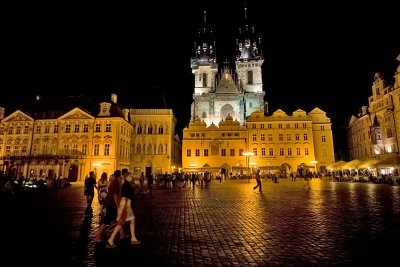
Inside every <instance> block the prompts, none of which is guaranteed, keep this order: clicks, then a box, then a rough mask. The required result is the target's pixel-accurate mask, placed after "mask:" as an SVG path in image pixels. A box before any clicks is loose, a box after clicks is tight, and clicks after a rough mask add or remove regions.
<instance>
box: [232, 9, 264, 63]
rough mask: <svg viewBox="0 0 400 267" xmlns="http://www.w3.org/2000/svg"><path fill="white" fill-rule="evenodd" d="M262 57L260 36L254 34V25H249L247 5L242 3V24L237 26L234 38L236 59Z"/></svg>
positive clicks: (256, 58)
mask: <svg viewBox="0 0 400 267" xmlns="http://www.w3.org/2000/svg"><path fill="white" fill-rule="evenodd" d="M259 59H263V56H262V52H261V38H260V37H257V36H256V33H255V28H254V26H251V27H250V25H249V21H248V14H247V6H246V4H245V5H244V25H242V26H241V27H239V34H238V38H237V39H236V60H240V61H248V60H259Z"/></svg>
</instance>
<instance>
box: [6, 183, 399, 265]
mask: <svg viewBox="0 0 400 267" xmlns="http://www.w3.org/2000/svg"><path fill="white" fill-rule="evenodd" d="M304 184H305V182H304V181H296V182H292V181H288V180H280V182H279V183H277V184H276V183H272V182H271V181H263V192H262V193H259V192H257V191H253V189H252V188H253V186H254V185H255V181H254V180H252V181H251V182H250V183H248V182H247V180H228V181H225V182H223V183H221V184H220V183H214V184H212V185H211V188H209V189H201V188H200V187H198V186H196V188H195V189H194V190H193V189H192V188H184V189H183V190H180V189H168V188H162V187H155V189H154V198H149V196H148V195H142V194H137V200H136V203H135V214H136V217H137V222H136V225H137V229H136V232H137V237H138V238H139V239H140V240H141V241H142V243H141V244H140V245H136V246H130V245H128V244H125V243H124V242H119V243H117V244H118V246H117V248H115V249H106V248H105V245H104V244H100V245H98V244H95V242H94V237H95V235H96V233H97V231H98V219H99V218H98V216H97V215H94V216H93V217H91V218H85V216H84V209H85V200H84V196H83V188H82V185H81V184H73V185H72V186H71V187H70V188H64V189H58V190H51V191H50V190H47V191H44V192H33V191H32V192H25V193H21V194H16V195H14V196H12V197H9V198H4V197H3V198H1V204H0V208H1V210H2V217H1V229H2V235H1V240H2V243H3V244H2V247H3V249H2V253H1V254H2V255H3V261H2V266H7V264H4V262H7V260H4V259H5V258H8V259H9V261H8V262H10V265H9V266H20V265H22V264H24V265H25V264H26V263H29V264H30V265H32V266H33V265H35V264H37V265H38V266H49V265H51V266H108V267H115V266H361V265H363V266H399V263H400V258H399V254H398V253H399V252H400V186H390V185H383V184H369V183H337V182H328V181H321V180H319V179H314V180H313V181H312V182H311V189H310V190H307V189H306V188H305V187H304V186H303V185H304ZM93 204H94V205H93V206H94V213H95V214H98V204H97V201H96V199H95V201H94V202H93ZM108 233H109V232H107V234H108ZM11 263H12V264H11Z"/></svg>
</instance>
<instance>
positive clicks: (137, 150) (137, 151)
mask: <svg viewBox="0 0 400 267" xmlns="http://www.w3.org/2000/svg"><path fill="white" fill-rule="evenodd" d="M141 153H142V146H141V145H139V144H138V145H137V147H136V154H141Z"/></svg>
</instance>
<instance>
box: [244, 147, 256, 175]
mask: <svg viewBox="0 0 400 267" xmlns="http://www.w3.org/2000/svg"><path fill="white" fill-rule="evenodd" d="M243 156H245V157H246V167H247V175H249V173H250V164H249V161H250V157H251V156H254V152H243Z"/></svg>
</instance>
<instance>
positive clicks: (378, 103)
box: [347, 55, 400, 160]
mask: <svg viewBox="0 0 400 267" xmlns="http://www.w3.org/2000/svg"><path fill="white" fill-rule="evenodd" d="M397 59H398V60H399V61H400V55H399V56H398V58H397ZM394 78H395V81H394V83H393V84H390V83H388V82H387V81H386V79H385V78H384V77H383V76H382V74H381V73H379V72H378V73H376V74H375V76H374V80H373V83H372V86H371V96H370V97H369V98H368V106H363V107H361V112H360V113H359V114H357V116H355V115H353V116H352V117H351V118H350V122H349V125H348V127H347V140H348V151H349V157H350V159H351V160H353V159H360V160H366V159H369V158H371V157H375V156H377V155H384V154H392V153H398V152H399V141H398V140H399V138H400V128H399V127H400V117H399V115H400V93H399V92H400V85H399V84H400V65H399V66H398V67H397V71H396V73H395V75H394Z"/></svg>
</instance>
